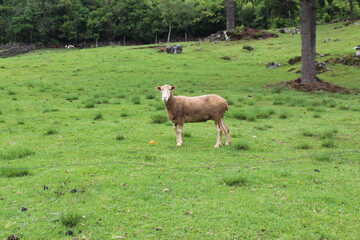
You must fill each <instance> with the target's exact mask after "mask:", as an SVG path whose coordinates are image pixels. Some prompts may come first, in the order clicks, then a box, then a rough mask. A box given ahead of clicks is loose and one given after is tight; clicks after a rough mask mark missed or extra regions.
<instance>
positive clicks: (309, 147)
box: [296, 143, 312, 150]
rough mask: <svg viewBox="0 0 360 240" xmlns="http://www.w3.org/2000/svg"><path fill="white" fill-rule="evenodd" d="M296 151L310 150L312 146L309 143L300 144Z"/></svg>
mask: <svg viewBox="0 0 360 240" xmlns="http://www.w3.org/2000/svg"><path fill="white" fill-rule="evenodd" d="M296 148H297V149H304V150H306V149H311V148H312V146H311V145H310V144H309V143H300V144H299V145H298V146H297V147H296Z"/></svg>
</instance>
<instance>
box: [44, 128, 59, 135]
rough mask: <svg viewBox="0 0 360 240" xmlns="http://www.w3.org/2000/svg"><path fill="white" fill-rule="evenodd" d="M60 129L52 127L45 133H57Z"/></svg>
mask: <svg viewBox="0 0 360 240" xmlns="http://www.w3.org/2000/svg"><path fill="white" fill-rule="evenodd" d="M57 133H58V131H57V130H56V129H53V128H50V129H48V130H47V131H46V132H45V135H55V134H57Z"/></svg>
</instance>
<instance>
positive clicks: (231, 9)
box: [226, 0, 235, 31]
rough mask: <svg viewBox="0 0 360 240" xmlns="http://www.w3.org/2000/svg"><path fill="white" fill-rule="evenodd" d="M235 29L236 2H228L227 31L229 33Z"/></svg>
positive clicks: (231, 0) (229, 0) (230, 0)
mask: <svg viewBox="0 0 360 240" xmlns="http://www.w3.org/2000/svg"><path fill="white" fill-rule="evenodd" d="M234 28H235V20H234V0H226V30H227V31H229V30H232V29H234Z"/></svg>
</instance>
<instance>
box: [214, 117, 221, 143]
mask: <svg viewBox="0 0 360 240" xmlns="http://www.w3.org/2000/svg"><path fill="white" fill-rule="evenodd" d="M215 125H216V129H217V136H216V144H215V146H214V148H218V147H220V146H221V134H222V128H221V125H220V122H215Z"/></svg>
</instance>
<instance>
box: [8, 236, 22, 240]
mask: <svg viewBox="0 0 360 240" xmlns="http://www.w3.org/2000/svg"><path fill="white" fill-rule="evenodd" d="M7 239H8V240H20V238H18V237H17V236H16V235H11V236H9V237H8V238H7Z"/></svg>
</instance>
